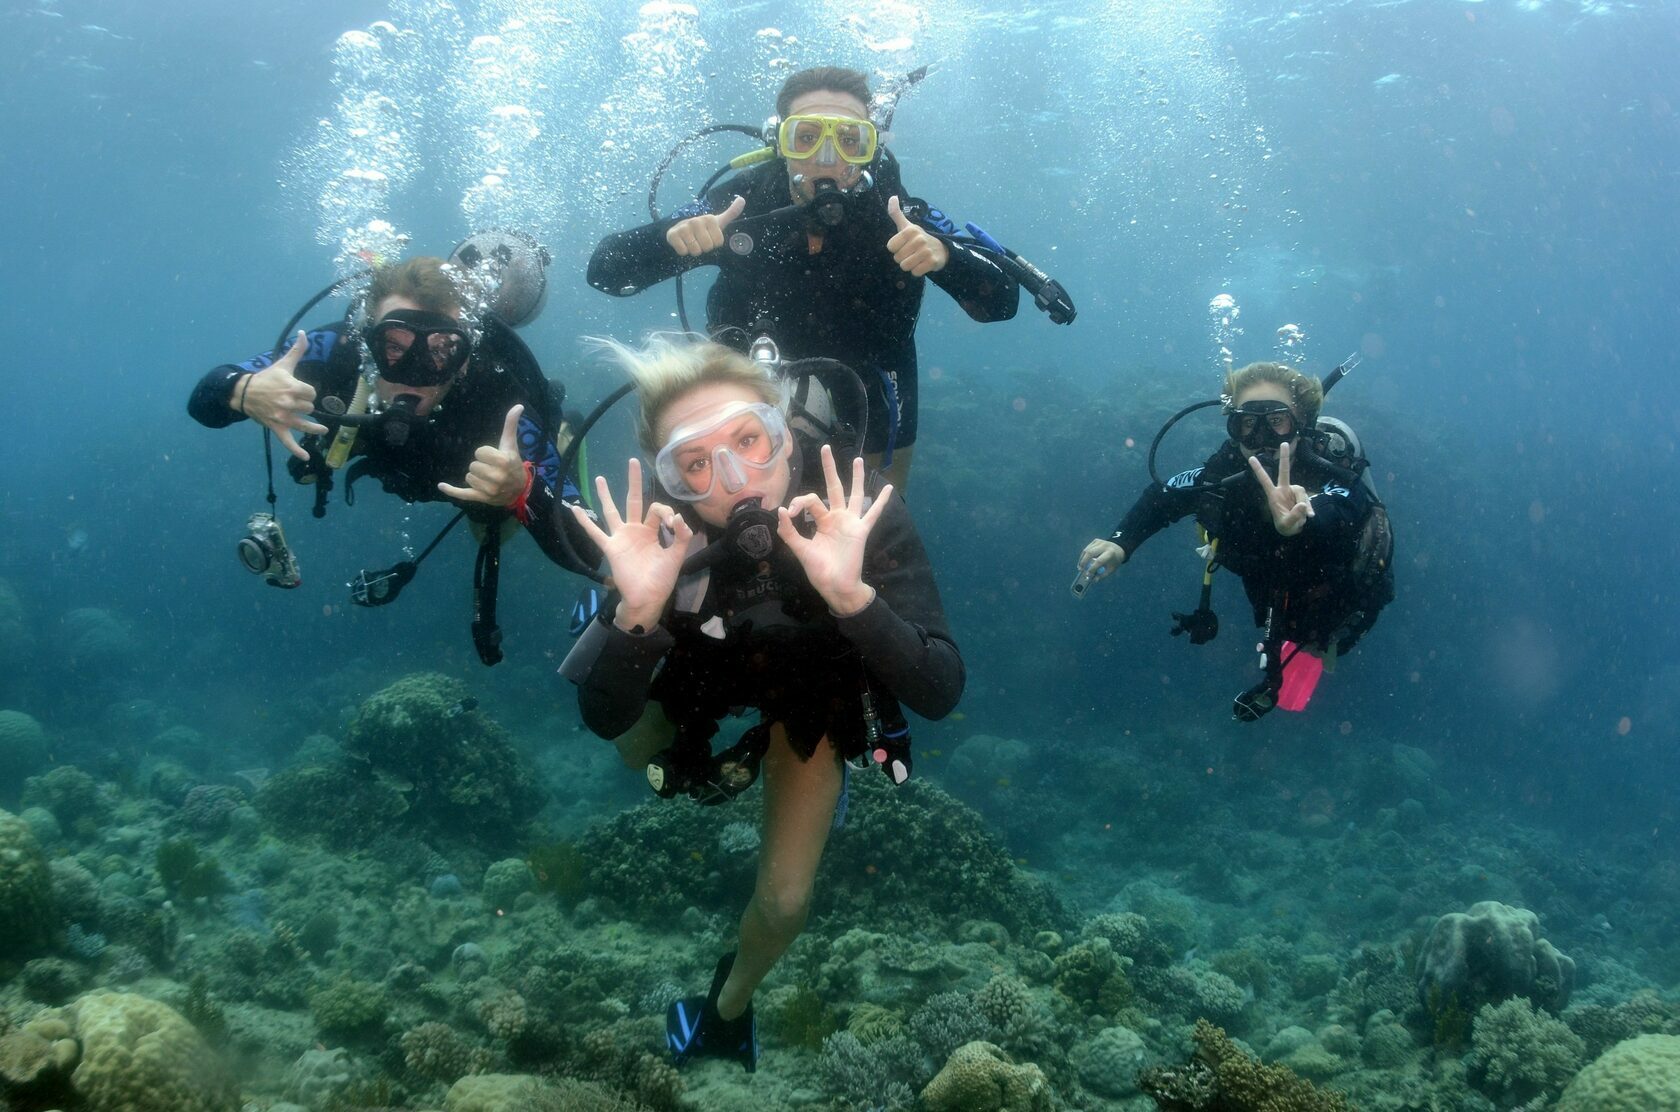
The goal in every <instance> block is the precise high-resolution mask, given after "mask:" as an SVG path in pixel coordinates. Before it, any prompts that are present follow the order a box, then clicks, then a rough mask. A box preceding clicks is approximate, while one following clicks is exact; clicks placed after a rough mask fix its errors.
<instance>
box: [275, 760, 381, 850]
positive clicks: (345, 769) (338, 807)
mask: <svg viewBox="0 0 1680 1112" xmlns="http://www.w3.org/2000/svg"><path fill="white" fill-rule="evenodd" d="M256 807H257V813H258V814H260V815H261V816H262V817H263V819H264V820H266V821H267V822H268V823H269V824H270V825H272V826H273V827H274V829H275V830H277V831H278V832H279V833H281V834H283V835H286V836H287V837H310V836H315V835H319V836H320V837H321V838H323V839H324V840H325V841H326V844H327V845H329V846H331V847H333V848H334V849H356V848H366V847H369V846H372V845H373V844H374V843H375V842H376V841H377V840H378V839H379V838H380V837H381V836H383V835H387V834H392V833H395V832H396V831H397V830H399V829H400V828H401V820H402V817H403V816H404V814H406V813H407V811H408V809H409V805H408V800H407V799H406V798H405V797H404V796H403V794H402V792H401V791H400V790H398V788H397V787H396V785H394V784H392V783H391V782H390V781H389V780H386V779H381V778H378V777H375V776H372V775H369V774H367V773H366V772H361V771H357V770H353V769H351V768H350V767H349V766H348V765H346V764H344V763H335V764H308V765H299V766H297V767H295V768H287V769H282V770H281V771H279V772H277V773H275V774H274V775H273V776H270V777H269V778H268V779H267V780H265V781H264V782H263V786H262V787H261V789H259V790H258V792H257V798H256Z"/></svg>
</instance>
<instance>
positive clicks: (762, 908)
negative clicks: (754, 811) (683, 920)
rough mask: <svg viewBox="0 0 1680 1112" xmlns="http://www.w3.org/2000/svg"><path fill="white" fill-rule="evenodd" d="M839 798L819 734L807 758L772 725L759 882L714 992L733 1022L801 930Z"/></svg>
mask: <svg viewBox="0 0 1680 1112" xmlns="http://www.w3.org/2000/svg"><path fill="white" fill-rule="evenodd" d="M839 798H840V760H839V758H838V757H836V756H835V753H834V747H833V746H832V745H830V744H829V742H828V739H827V738H824V739H823V740H822V742H821V743H819V744H818V746H817V751H816V753H815V754H814V755H812V757H811V759H810V760H808V761H802V760H800V759H799V756H798V755H797V754H796V753H794V751H793V749H792V747H790V746H789V745H788V740H787V731H786V730H784V729H782V727H781V725H780V724H779V723H778V724H776V725H773V726H771V728H770V748H769V750H768V751H766V753H765V754H764V836H763V838H762V839H761V842H762V848H761V849H760V850H759V855H758V881H757V883H756V884H755V885H754V887H753V896H752V902H751V903H749V904H747V910H746V912H745V913H744V914H742V916H741V944H740V948H739V950H738V951H737V953H736V955H735V965H734V967H733V968H731V969H730V971H729V979H728V980H727V981H725V982H724V985H723V991H722V992H720V993H719V994H718V1004H717V1009H718V1015H720V1016H722V1017H723V1018H724V1019H734V1018H735V1017H737V1016H739V1015H740V1014H741V1013H742V1012H744V1011H746V1010H747V1005H748V1004H749V1003H750V1002H751V1001H752V994H753V991H754V990H755V989H757V988H758V983H759V982H760V981H762V980H764V975H765V974H766V973H769V972H770V967H771V966H773V965H775V964H776V961H777V959H778V958H780V957H781V956H782V954H783V953H785V952H786V950H787V948H788V947H789V946H791V945H793V940H794V939H796V938H798V937H799V932H800V931H802V930H804V929H805V917H806V915H807V913H809V911H810V910H811V886H812V885H813V884H814V883H815V882H816V879H817V865H818V863H819V862H821V861H822V854H823V847H824V846H825V845H827V844H828V832H829V829H830V827H831V826H832V825H833V823H834V805H835V803H836V802H837V801H838V800H839Z"/></svg>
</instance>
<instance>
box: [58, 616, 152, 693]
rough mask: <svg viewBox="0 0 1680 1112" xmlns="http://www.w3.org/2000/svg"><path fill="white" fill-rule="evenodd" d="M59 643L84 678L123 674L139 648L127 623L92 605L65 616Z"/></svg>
mask: <svg viewBox="0 0 1680 1112" xmlns="http://www.w3.org/2000/svg"><path fill="white" fill-rule="evenodd" d="M62 644H63V646H64V651H65V653H66V654H67V655H68V656H69V658H70V663H71V666H72V667H74V668H75V669H76V670H77V671H78V672H81V673H83V674H86V675H100V676H109V675H111V674H113V673H120V672H125V671H127V670H129V669H131V668H133V667H134V665H135V664H136V663H138V661H139V655H140V654H139V646H138V643H137V642H136V641H135V640H134V634H133V633H132V632H131V631H130V629H129V625H128V623H127V622H125V621H124V620H123V619H121V618H119V617H117V616H116V615H115V614H112V613H111V612H110V611H109V610H100V609H97V608H95V607H91V606H89V607H82V608H80V609H77V610H72V611H70V612H69V613H67V614H65V615H64V619H63V622H62Z"/></svg>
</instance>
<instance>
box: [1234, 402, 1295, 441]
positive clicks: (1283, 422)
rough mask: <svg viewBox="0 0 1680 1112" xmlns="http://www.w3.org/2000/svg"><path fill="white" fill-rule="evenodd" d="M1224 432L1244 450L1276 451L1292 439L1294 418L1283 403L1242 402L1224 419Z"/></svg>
mask: <svg viewBox="0 0 1680 1112" xmlns="http://www.w3.org/2000/svg"><path fill="white" fill-rule="evenodd" d="M1225 432H1226V434H1227V435H1229V436H1230V438H1231V439H1232V440H1234V441H1236V442H1237V443H1238V444H1241V445H1242V446H1243V447H1245V448H1275V447H1277V446H1278V445H1279V444H1282V443H1283V442H1284V441H1285V440H1288V439H1289V438H1290V437H1291V436H1294V435H1295V432H1296V423H1295V414H1294V413H1292V412H1290V409H1289V407H1288V406H1287V405H1286V404H1284V403H1283V402H1244V403H1243V406H1242V408H1241V409H1238V410H1235V411H1233V412H1231V413H1229V414H1227V415H1226V417H1225Z"/></svg>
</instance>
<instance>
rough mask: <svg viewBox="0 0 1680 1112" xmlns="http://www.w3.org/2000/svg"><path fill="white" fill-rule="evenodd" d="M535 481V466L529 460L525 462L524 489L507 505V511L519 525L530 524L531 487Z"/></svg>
mask: <svg viewBox="0 0 1680 1112" xmlns="http://www.w3.org/2000/svg"><path fill="white" fill-rule="evenodd" d="M536 481H537V465H536V464H534V463H532V462H531V461H530V460H526V461H525V489H524V490H522V491H520V492H519V497H518V498H515V499H514V500H513V502H512V503H510V504H509V506H508V509H510V510H512V511H513V516H514V517H515V518H517V519H518V520H519V524H521V525H529V524H531V507H530V500H531V487H532V486H533V485H535V483H536Z"/></svg>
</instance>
